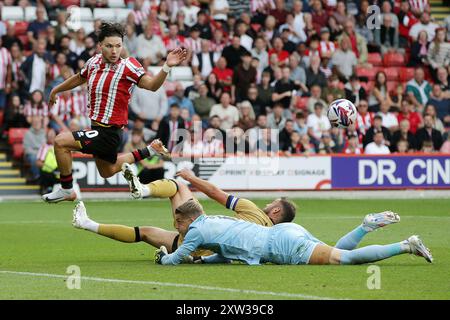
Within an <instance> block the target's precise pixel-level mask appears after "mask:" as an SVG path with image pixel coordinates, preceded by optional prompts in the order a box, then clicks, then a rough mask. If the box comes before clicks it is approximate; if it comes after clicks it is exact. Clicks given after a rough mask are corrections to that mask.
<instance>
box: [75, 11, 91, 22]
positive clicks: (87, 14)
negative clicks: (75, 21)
mask: <svg viewBox="0 0 450 320" xmlns="http://www.w3.org/2000/svg"><path fill="white" fill-rule="evenodd" d="M78 9H79V10H80V20H81V21H94V17H93V16H92V10H91V9H89V8H78Z"/></svg>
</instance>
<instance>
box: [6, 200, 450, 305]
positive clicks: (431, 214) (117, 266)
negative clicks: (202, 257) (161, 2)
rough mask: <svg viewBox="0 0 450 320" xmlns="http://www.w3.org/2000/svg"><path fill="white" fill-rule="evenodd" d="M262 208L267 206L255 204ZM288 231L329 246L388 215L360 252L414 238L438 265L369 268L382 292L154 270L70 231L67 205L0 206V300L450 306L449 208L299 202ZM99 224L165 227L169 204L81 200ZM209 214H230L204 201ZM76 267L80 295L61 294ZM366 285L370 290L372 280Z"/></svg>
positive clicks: (260, 270)
mask: <svg viewBox="0 0 450 320" xmlns="http://www.w3.org/2000/svg"><path fill="white" fill-rule="evenodd" d="M255 202H256V203H257V204H258V205H261V206H263V205H264V204H265V203H266V201H260V200H258V201H255ZM295 202H296V203H297V205H298V206H299V211H298V214H297V217H296V220H295V222H297V223H299V224H301V225H303V226H304V227H305V228H307V229H308V230H309V231H310V232H311V233H312V234H314V235H315V236H316V237H318V238H319V239H321V240H322V241H325V242H327V243H328V244H334V243H336V241H337V240H338V239H339V238H340V237H341V236H342V235H344V234H345V233H346V232H347V231H350V230H351V229H352V228H354V227H355V226H357V225H358V224H359V223H361V220H362V218H363V217H364V215H365V214H366V213H370V212H378V211H384V210H392V211H395V212H398V213H399V214H400V216H401V218H402V220H401V222H400V223H399V224H396V225H392V226H388V227H386V228H384V229H382V230H378V231H376V232H373V233H371V234H369V235H368V236H367V237H366V238H365V239H364V241H363V243H362V245H369V244H387V243H392V242H397V241H400V240H403V239H406V238H407V237H409V236H410V235H412V234H419V235H420V236H421V237H422V239H423V240H424V242H425V244H426V245H427V246H428V247H430V249H431V250H432V252H433V255H434V258H435V263H434V264H429V263H427V262H426V261H425V260H424V259H422V258H419V257H415V256H410V255H402V256H397V257H394V258H392V259H389V260H384V261H381V262H378V263H376V265H377V266H379V268H380V269H379V270H380V275H381V282H380V284H381V288H380V289H372V290H369V289H368V287H367V282H368V278H369V277H370V276H371V275H372V273H368V266H369V265H361V266H277V265H265V266H247V265H243V264H232V265H181V266H177V267H173V266H160V265H155V264H154V262H153V253H154V248H152V247H150V246H149V245H147V244H145V243H138V244H125V243H120V242H116V241H113V240H110V239H107V238H104V237H100V236H98V235H95V234H93V233H90V232H87V231H82V230H78V229H74V228H73V227H72V225H71V219H72V209H73V207H74V204H73V203H61V204H58V205H47V204H44V203H40V202H25V203H23V202H22V203H21V202H3V203H0V299H233V300H236V299H305V298H312V299H321V298H336V299H449V298H450V237H449V230H450V199H444V200H435V199H434V200H426V199H420V200H419V199H417V200H296V201H295ZM85 203H86V207H87V209H88V213H89V215H90V216H91V217H92V218H93V219H94V220H96V221H98V222H103V223H115V224H125V225H129V226H136V225H153V226H159V227H162V228H168V229H171V228H172V219H171V214H170V207H169V202H168V201H163V200H161V201H158V200H156V201H155V200H148V201H132V200H130V201H105V202H93V201H86V202H85ZM202 203H203V205H204V207H205V210H206V212H207V213H209V214H230V213H231V212H230V211H228V210H226V209H225V208H223V207H220V206H219V205H217V204H216V203H214V202H212V201H202ZM72 265H75V266H78V267H79V268H80V271H81V277H82V278H81V279H82V280H81V287H80V289H68V288H67V285H66V284H67V283H68V282H69V281H67V276H68V275H69V274H68V273H67V268H68V267H69V266H72ZM369 282H370V281H369Z"/></svg>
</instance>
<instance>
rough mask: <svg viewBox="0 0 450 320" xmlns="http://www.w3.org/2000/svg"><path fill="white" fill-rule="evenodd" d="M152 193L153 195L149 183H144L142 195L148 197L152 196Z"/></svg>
mask: <svg viewBox="0 0 450 320" xmlns="http://www.w3.org/2000/svg"><path fill="white" fill-rule="evenodd" d="M150 195H151V192H150V188H149V187H148V186H147V185H143V186H142V197H143V198H148V197H150Z"/></svg>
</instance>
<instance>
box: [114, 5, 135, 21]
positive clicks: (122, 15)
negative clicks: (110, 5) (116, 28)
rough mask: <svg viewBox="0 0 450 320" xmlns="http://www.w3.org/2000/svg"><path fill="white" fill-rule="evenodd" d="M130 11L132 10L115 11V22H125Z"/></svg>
mask: <svg viewBox="0 0 450 320" xmlns="http://www.w3.org/2000/svg"><path fill="white" fill-rule="evenodd" d="M132 11H133V10H132V9H124V8H122V9H116V21H117V22H120V23H122V22H125V21H126V20H127V18H128V15H129V14H130V12H132Z"/></svg>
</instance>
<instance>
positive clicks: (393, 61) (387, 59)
mask: <svg viewBox="0 0 450 320" xmlns="http://www.w3.org/2000/svg"><path fill="white" fill-rule="evenodd" d="M383 64H384V66H385V67H402V66H404V65H405V57H404V56H403V54H401V53H398V52H387V53H385V54H384V56H383Z"/></svg>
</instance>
